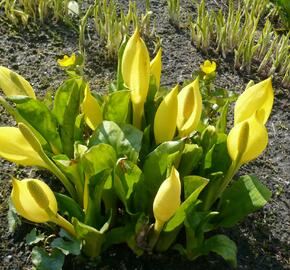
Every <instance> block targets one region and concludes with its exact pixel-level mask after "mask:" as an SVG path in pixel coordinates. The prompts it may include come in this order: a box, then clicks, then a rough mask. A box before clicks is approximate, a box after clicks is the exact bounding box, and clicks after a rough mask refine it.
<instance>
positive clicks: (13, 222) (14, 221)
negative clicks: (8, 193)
mask: <svg viewBox="0 0 290 270" xmlns="http://www.w3.org/2000/svg"><path fill="white" fill-rule="evenodd" d="M8 206H9V208H8V213H7V220H8V230H9V232H10V233H13V232H14V231H15V230H16V228H17V227H18V226H20V225H21V219H20V217H19V215H18V214H17V212H16V209H15V207H14V205H13V203H12V201H11V198H10V199H9V201H8Z"/></svg>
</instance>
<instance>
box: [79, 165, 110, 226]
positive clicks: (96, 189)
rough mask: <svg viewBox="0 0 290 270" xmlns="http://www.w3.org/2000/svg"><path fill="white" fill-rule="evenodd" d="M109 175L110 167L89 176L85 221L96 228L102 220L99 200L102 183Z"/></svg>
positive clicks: (100, 198)
mask: <svg viewBox="0 0 290 270" xmlns="http://www.w3.org/2000/svg"><path fill="white" fill-rule="evenodd" d="M110 175H111V169H106V170H103V171H101V172H99V173H98V174H95V175H94V176H92V177H90V178H89V182H88V205H87V209H86V215H85V223H86V224H88V225H90V226H93V227H96V228H99V227H100V226H101V224H103V222H104V219H103V217H102V214H101V200H102V194H103V190H104V185H105V183H106V181H107V179H108V178H109V177H110Z"/></svg>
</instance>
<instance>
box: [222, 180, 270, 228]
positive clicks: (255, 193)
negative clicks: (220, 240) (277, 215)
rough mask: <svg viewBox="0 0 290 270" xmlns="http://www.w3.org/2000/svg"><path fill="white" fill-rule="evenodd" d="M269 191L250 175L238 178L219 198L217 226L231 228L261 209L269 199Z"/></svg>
mask: <svg viewBox="0 0 290 270" xmlns="http://www.w3.org/2000/svg"><path fill="white" fill-rule="evenodd" d="M271 195H272V194H271V191H270V190H269V189H268V188H267V187H266V186H264V185H263V184H262V183H261V182H259V180H258V178H257V177H255V176H251V175H245V176H242V177H240V179H239V180H238V181H235V182H234V183H233V184H232V185H231V186H229V187H228V188H227V189H226V190H225V191H224V193H223V194H222V196H221V200H220V203H219V207H218V211H219V212H220V215H219V216H218V217H217V222H218V225H220V226H222V227H231V226H233V225H235V224H236V223H237V222H239V221H240V220H242V219H243V218H244V217H245V216H247V215H248V214H250V213H252V212H254V211H256V210H258V209H260V208H262V207H263V206H264V205H265V204H266V203H267V202H268V201H269V199H270V198H271Z"/></svg>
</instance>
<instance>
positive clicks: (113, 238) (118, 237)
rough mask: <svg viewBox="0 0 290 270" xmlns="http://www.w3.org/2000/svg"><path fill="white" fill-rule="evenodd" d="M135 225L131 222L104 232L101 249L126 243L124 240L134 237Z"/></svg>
mask: <svg viewBox="0 0 290 270" xmlns="http://www.w3.org/2000/svg"><path fill="white" fill-rule="evenodd" d="M134 235H135V227H134V225H133V224H131V223H129V224H126V225H125V226H124V227H117V228H113V229H111V230H110V231H108V233H107V234H106V239H105V241H104V246H103V250H106V249H108V248H109V247H110V246H112V245H116V244H121V243H126V241H127V240H128V239H129V238H131V237H134Z"/></svg>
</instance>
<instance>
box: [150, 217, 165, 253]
mask: <svg viewBox="0 0 290 270" xmlns="http://www.w3.org/2000/svg"><path fill="white" fill-rule="evenodd" d="M163 226H164V222H162V221H159V220H156V221H155V224H154V230H153V233H152V235H151V238H150V240H149V247H150V249H151V250H152V249H153V248H154V246H155V245H156V243H157V241H158V239H159V235H160V233H161V231H162V228H163Z"/></svg>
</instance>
